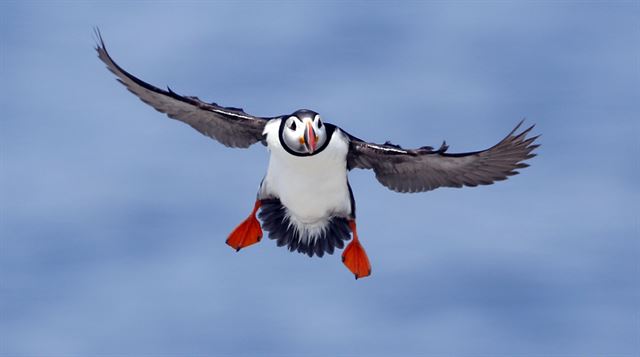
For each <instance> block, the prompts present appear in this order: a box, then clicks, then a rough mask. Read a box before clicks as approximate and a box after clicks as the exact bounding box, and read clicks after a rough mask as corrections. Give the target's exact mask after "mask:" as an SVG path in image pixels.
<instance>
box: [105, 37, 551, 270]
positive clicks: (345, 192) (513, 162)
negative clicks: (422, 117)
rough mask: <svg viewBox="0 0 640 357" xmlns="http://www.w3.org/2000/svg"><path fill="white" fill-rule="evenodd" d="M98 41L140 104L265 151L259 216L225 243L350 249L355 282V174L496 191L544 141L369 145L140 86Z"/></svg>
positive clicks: (301, 113) (347, 257)
mask: <svg viewBox="0 0 640 357" xmlns="http://www.w3.org/2000/svg"><path fill="white" fill-rule="evenodd" d="M96 35H97V38H98V44H97V45H96V51H97V52H98V57H99V58H100V60H102V62H104V63H105V64H106V66H107V68H108V69H109V70H110V71H111V72H113V74H115V75H116V77H117V80H118V81H119V82H120V83H122V84H123V85H124V86H125V87H126V88H127V89H128V90H129V91H130V92H131V93H133V94H135V95H136V96H137V97H138V98H140V100H142V101H143V102H145V103H147V104H148V105H150V106H152V107H153V108H154V109H156V110H157V111H159V112H162V113H165V114H166V115H167V116H169V117H170V118H173V119H176V120H180V121H182V122H184V123H186V124H188V125H190V126H191V127H193V128H194V129H196V130H197V131H199V132H200V133H202V134H204V135H207V136H209V137H211V138H212V139H215V140H217V141H218V142H220V143H221V144H223V145H225V146H227V147H232V148H247V147H249V146H251V145H253V144H255V143H262V144H263V145H265V146H266V147H267V148H268V150H269V151H270V158H269V165H268V168H267V172H266V174H265V176H264V177H263V179H262V182H261V183H260V187H259V188H258V193H257V197H256V201H255V203H254V205H253V210H252V211H251V214H250V215H249V216H248V217H247V218H246V219H245V220H244V221H243V222H242V223H240V224H239V225H238V226H237V227H236V228H235V229H234V230H233V231H232V232H231V234H230V235H229V237H228V239H227V240H226V243H227V244H228V245H229V246H231V247H232V248H233V249H235V250H237V251H239V250H240V249H242V248H245V247H248V246H250V245H252V244H255V243H257V242H259V241H260V240H261V238H262V235H263V232H262V229H265V230H266V231H267V232H269V238H271V239H273V240H275V241H276V244H277V245H278V246H286V247H287V248H288V249H289V250H290V251H292V252H294V251H297V252H299V253H303V254H307V255H308V256H309V257H313V256H314V255H316V256H318V257H322V256H323V255H324V254H325V253H326V254H333V253H334V252H335V251H336V249H342V248H344V247H345V244H346V243H348V244H347V246H346V248H344V251H343V253H342V261H343V263H344V264H345V265H346V267H347V268H348V269H349V270H350V271H351V272H352V273H353V274H354V275H355V278H356V279H358V278H362V277H366V276H369V275H370V274H371V264H370V262H369V258H368V257H367V254H366V252H365V250H364V248H363V246H362V244H361V243H360V240H359V237H358V232H357V229H356V204H355V199H354V197H353V192H352V190H351V187H350V185H349V178H348V174H349V171H351V170H353V169H371V170H373V172H374V173H375V177H376V179H377V180H378V181H379V182H380V183H381V184H383V185H384V186H386V187H387V188H389V189H391V190H393V191H396V192H425V191H430V190H433V189H436V188H438V187H463V186H472V187H473V186H478V185H490V184H492V183H494V182H496V181H501V180H505V179H506V178H507V177H509V176H512V175H515V174H517V173H518V172H517V171H516V170H517V169H522V168H525V167H527V166H529V165H528V164H526V163H524V162H523V161H525V160H527V159H530V158H532V157H534V156H535V154H534V153H532V151H533V150H534V149H535V148H536V147H538V146H539V145H537V144H536V143H534V141H535V140H536V138H537V137H538V136H534V137H529V138H528V137H527V134H528V133H529V132H530V131H531V129H532V128H533V126H531V127H529V128H527V129H525V130H522V131H518V130H519V128H520V126H521V124H522V122H520V123H519V124H518V125H517V126H516V127H515V129H513V130H512V131H511V132H510V133H509V134H508V135H507V136H506V137H505V138H504V139H502V140H501V141H500V142H499V143H497V144H496V145H494V146H492V147H491V148H489V149H486V150H482V151H476V152H467V153H449V152H448V151H447V149H448V146H447V145H446V143H443V144H442V145H441V146H440V147H439V148H438V149H434V148H433V147H430V146H423V147H420V148H417V149H405V148H402V147H400V146H398V145H393V144H391V143H389V142H386V143H384V144H374V143H370V142H367V141H364V140H361V139H359V138H357V137H355V136H353V135H351V134H349V133H347V132H346V131H344V130H342V129H341V128H339V127H338V126H336V125H333V124H330V123H328V122H325V121H324V120H323V119H322V118H321V117H320V115H319V114H318V113H316V112H314V111H312V110H307V109H301V110H297V111H295V112H293V113H291V114H286V115H280V116H276V117H258V116H254V115H250V114H247V113H246V112H244V111H243V110H242V109H239V108H232V107H223V106H220V105H218V104H216V103H206V102H204V101H202V100H200V99H198V98H197V97H192V96H183V95H179V94H177V93H175V92H173V91H172V90H171V89H169V88H167V90H163V89H160V88H157V87H155V86H153V85H151V84H148V83H146V82H143V81H142V80H140V79H138V78H137V77H134V76H133V75H131V74H130V73H129V72H127V71H125V70H124V69H122V68H121V67H120V66H119V65H118V64H116V62H115V61H114V60H113V59H112V58H111V56H110V55H109V53H108V52H107V49H106V47H105V44H104V41H103V39H102V37H101V35H100V33H99V31H96ZM256 216H257V217H256ZM258 218H260V220H261V221H262V224H261V223H260V221H259V220H258ZM349 241H350V242H349Z"/></svg>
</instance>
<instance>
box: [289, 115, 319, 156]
mask: <svg viewBox="0 0 640 357" xmlns="http://www.w3.org/2000/svg"><path fill="white" fill-rule="evenodd" d="M280 138H281V141H282V144H283V146H285V147H286V148H287V149H289V150H290V152H292V153H293V154H294V155H298V156H308V155H313V154H315V153H317V152H318V149H320V148H322V147H323V146H324V144H325V142H326V141H327V130H326V126H325V125H324V123H323V122H322V119H320V115H318V113H316V112H314V111H311V110H307V109H301V110H298V111H296V112H294V113H293V114H291V115H289V116H287V117H284V118H282V124H281V130H280ZM289 150H287V151H289Z"/></svg>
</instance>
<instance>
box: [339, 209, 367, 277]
mask: <svg viewBox="0 0 640 357" xmlns="http://www.w3.org/2000/svg"><path fill="white" fill-rule="evenodd" d="M349 227H350V228H351V232H352V233H353V240H352V241H351V243H349V245H347V247H346V248H345V250H344V252H343V253H342V262H343V263H344V265H346V266H347V268H348V269H349V270H350V271H351V272H352V273H353V274H354V275H355V276H356V279H359V278H364V277H367V276H369V275H371V264H370V263H369V258H368V257H367V253H366V252H365V251H364V248H362V244H360V241H359V240H358V232H357V230H356V222H355V221H349Z"/></svg>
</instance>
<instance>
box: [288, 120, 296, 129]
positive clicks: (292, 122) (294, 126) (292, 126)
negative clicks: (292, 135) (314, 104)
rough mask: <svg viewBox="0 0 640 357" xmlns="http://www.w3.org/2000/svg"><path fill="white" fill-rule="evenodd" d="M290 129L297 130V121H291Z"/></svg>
mask: <svg viewBox="0 0 640 357" xmlns="http://www.w3.org/2000/svg"><path fill="white" fill-rule="evenodd" d="M289 129H291V130H296V122H295V120H292V121H291V124H289Z"/></svg>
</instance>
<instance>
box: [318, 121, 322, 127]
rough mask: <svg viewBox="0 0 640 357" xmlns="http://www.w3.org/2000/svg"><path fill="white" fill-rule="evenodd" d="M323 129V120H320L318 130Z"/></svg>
mask: <svg viewBox="0 0 640 357" xmlns="http://www.w3.org/2000/svg"><path fill="white" fill-rule="evenodd" d="M320 128H322V120H320V119H318V129H320Z"/></svg>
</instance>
